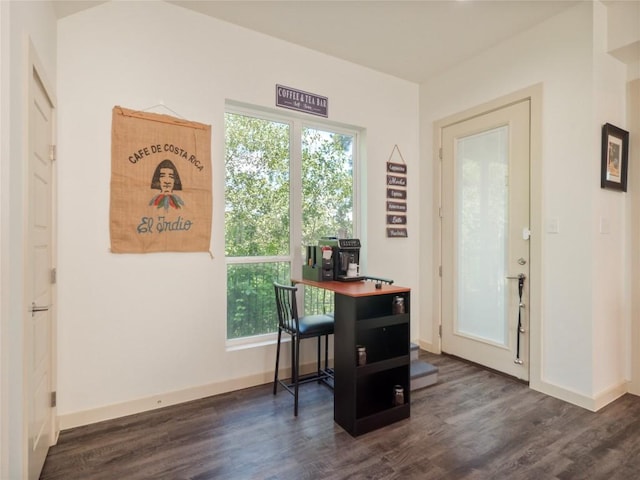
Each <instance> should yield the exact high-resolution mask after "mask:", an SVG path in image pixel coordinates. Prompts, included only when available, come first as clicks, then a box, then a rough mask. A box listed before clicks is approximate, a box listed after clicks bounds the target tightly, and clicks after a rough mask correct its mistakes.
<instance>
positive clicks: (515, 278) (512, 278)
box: [505, 273, 527, 280]
mask: <svg viewBox="0 0 640 480" xmlns="http://www.w3.org/2000/svg"><path fill="white" fill-rule="evenodd" d="M505 278H507V279H509V280H524V279H525V278H527V276H526V275H525V274H524V273H519V274H518V275H515V276H514V275H511V276H508V277H505Z"/></svg>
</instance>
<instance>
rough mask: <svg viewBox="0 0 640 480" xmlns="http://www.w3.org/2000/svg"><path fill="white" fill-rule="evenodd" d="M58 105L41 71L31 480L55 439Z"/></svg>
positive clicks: (31, 238) (31, 288) (33, 206)
mask: <svg viewBox="0 0 640 480" xmlns="http://www.w3.org/2000/svg"><path fill="white" fill-rule="evenodd" d="M52 112H53V107H52V104H51V102H50V100H49V97H48V96H47V93H46V91H45V89H44V87H43V85H42V82H41V81H40V79H39V77H38V75H37V73H36V71H35V69H34V71H33V75H32V78H31V85H30V104H29V199H28V203H29V214H28V232H27V235H28V251H27V259H26V268H27V271H26V275H25V278H26V282H27V285H26V293H27V300H28V302H29V305H28V314H27V318H26V321H25V368H26V378H25V382H26V385H27V386H28V397H27V402H28V406H27V416H28V419H27V428H28V449H29V450H28V453H27V455H28V463H29V479H37V478H38V477H39V476H40V472H41V470H42V466H43V465H44V461H45V458H46V456H47V452H48V450H49V446H50V445H51V444H52V443H53V441H54V438H55V428H54V418H53V403H52V383H53V382H52V374H53V368H52V367H53V358H52V345H53V329H52V315H53V312H52V308H53V295H52V281H53V279H52V238H53V236H52V218H53V215H52V213H53V208H52V204H53V202H52V197H53V193H52V192H53V190H52V178H53V175H52V172H53V168H52V158H51V153H50V149H51V145H52V138H53V135H52V131H53V121H52Z"/></svg>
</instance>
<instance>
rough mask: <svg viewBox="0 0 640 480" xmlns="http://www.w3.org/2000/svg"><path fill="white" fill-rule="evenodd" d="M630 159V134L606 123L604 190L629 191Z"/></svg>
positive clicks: (603, 165)
mask: <svg viewBox="0 0 640 480" xmlns="http://www.w3.org/2000/svg"><path fill="white" fill-rule="evenodd" d="M628 157H629V132H627V131H626V130H622V129H621V128H618V127H616V126H614V125H611V124H610V123H605V124H604V125H603V126H602V173H601V178H600V186H601V187H602V188H608V189H612V190H620V191H621V192H626V191H627V162H628Z"/></svg>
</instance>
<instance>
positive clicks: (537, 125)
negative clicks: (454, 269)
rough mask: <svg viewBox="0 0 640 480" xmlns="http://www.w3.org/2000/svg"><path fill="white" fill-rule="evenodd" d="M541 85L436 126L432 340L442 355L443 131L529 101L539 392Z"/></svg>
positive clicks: (535, 382)
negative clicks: (457, 124) (454, 125)
mask: <svg viewBox="0 0 640 480" xmlns="http://www.w3.org/2000/svg"><path fill="white" fill-rule="evenodd" d="M542 94H543V88H542V84H541V83H538V84H536V85H532V86H530V87H526V88H524V89H522V90H518V91H515V92H513V93H510V94H508V95H505V96H503V97H499V98H496V99H494V100H491V101H489V102H486V103H483V104H481V105H478V106H475V107H472V108H470V109H467V110H464V111H462V112H458V113H456V114H453V115H450V116H447V117H445V118H442V119H440V120H438V121H436V122H434V126H433V158H434V163H435V169H434V173H435V174H434V177H433V205H434V209H435V211H434V215H433V219H434V220H433V239H432V241H433V252H432V255H433V262H434V265H435V266H436V268H435V269H434V273H433V285H434V287H435V288H434V290H433V299H432V300H433V301H432V305H433V307H432V308H433V310H432V318H433V319H434V321H433V323H432V332H431V335H432V338H433V339H434V342H433V347H434V349H435V350H436V352H435V353H442V338H441V333H440V332H441V331H442V277H441V272H440V269H441V265H442V242H441V239H442V219H441V216H440V215H441V205H442V163H441V158H440V155H441V153H440V152H441V148H442V145H441V142H442V130H443V129H444V128H445V127H447V126H448V125H451V124H454V123H459V122H461V121H464V120H468V119H471V118H474V117H477V116H481V115H484V114H485V113H488V112H491V111H494V110H499V109H501V108H503V107H506V106H508V105H511V104H514V103H518V102H521V101H525V100H529V101H530V108H531V110H530V111H531V118H530V124H529V125H530V126H529V128H530V135H529V138H530V163H529V169H530V172H529V182H530V203H529V205H530V207H529V208H530V220H529V221H530V225H529V229H530V230H531V238H530V240H529V241H530V247H529V248H530V260H529V268H530V270H529V278H528V279H527V280H528V282H529V305H528V310H529V330H528V332H527V336H528V337H529V362H530V363H529V385H530V386H531V388H533V389H535V390H540V388H541V384H542V383H543V382H542V378H543V372H542V328H543V325H542V297H541V293H542V235H543V229H542Z"/></svg>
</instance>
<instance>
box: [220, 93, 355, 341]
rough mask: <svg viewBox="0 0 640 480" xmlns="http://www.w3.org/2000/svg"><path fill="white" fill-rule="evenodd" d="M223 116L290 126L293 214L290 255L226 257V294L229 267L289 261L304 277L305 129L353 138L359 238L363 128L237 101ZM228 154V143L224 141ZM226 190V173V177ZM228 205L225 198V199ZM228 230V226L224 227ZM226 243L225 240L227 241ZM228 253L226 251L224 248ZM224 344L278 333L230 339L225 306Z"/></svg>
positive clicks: (228, 104) (272, 338)
mask: <svg viewBox="0 0 640 480" xmlns="http://www.w3.org/2000/svg"><path fill="white" fill-rule="evenodd" d="M224 114H225V116H226V114H236V115H244V116H249V117H254V118H257V119H260V120H265V121H272V122H278V123H282V124H287V125H289V215H290V222H289V223H290V232H289V255H280V256H248V257H247V256H243V257H228V256H227V255H226V254H225V293H226V292H227V283H226V281H227V274H226V272H227V270H228V268H227V266H228V265H233V264H243V265H247V264H252V263H276V262H289V265H290V269H289V274H290V278H296V273H295V272H298V276H301V275H302V263H303V258H302V133H303V131H304V129H306V128H312V129H317V130H322V131H328V132H331V133H337V134H342V135H350V136H352V137H353V143H352V149H353V150H352V162H353V164H352V167H353V178H352V188H353V198H352V202H353V207H352V212H353V232H352V236H353V237H354V238H360V225H361V221H360V216H361V209H360V162H361V158H360V142H361V140H362V138H363V137H364V136H363V135H362V133H363V129H362V128H359V127H354V126H350V125H345V124H340V123H336V122H331V121H328V120H325V121H323V120H320V119H310V118H308V117H307V116H304V115H301V114H296V113H294V112H291V113H289V112H287V113H283V112H280V111H276V110H272V109H267V108H260V107H255V106H251V105H246V104H242V103H238V102H232V101H227V102H226V103H225V109H224ZM223 129H224V132H225V135H223V138H226V122H225V121H223ZM225 151H226V141H225ZM224 178H225V189H226V171H225V174H224ZM225 203H226V198H225ZM225 229H226V225H225ZM225 241H226V239H225ZM225 250H226V248H225ZM224 319H225V329H224V330H225V345H226V347H227V349H228V350H236V349H244V348H250V347H254V346H262V345H265V344H272V343H274V342H275V341H276V339H277V332H272V333H264V334H259V335H253V336H247V337H240V338H231V339H230V338H228V337H227V335H228V331H227V311H226V303H225V315H224Z"/></svg>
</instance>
